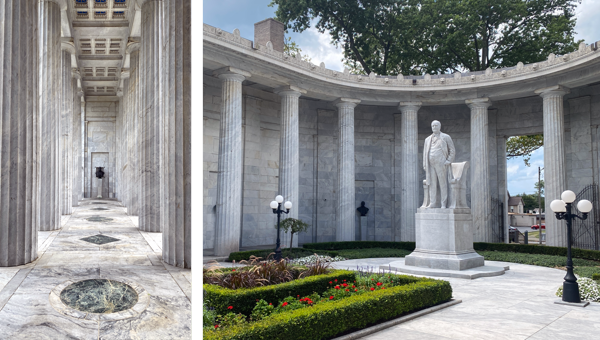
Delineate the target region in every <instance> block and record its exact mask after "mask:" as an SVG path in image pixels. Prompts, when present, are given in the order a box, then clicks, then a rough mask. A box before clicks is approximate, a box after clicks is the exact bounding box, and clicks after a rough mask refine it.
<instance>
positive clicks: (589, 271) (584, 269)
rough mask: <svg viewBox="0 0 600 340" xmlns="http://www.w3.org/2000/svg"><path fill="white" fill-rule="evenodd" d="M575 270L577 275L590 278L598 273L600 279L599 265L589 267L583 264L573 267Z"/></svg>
mask: <svg viewBox="0 0 600 340" xmlns="http://www.w3.org/2000/svg"><path fill="white" fill-rule="evenodd" d="M573 272H574V273H575V274H577V276H581V277H587V278H590V279H594V275H597V277H598V279H600V268H599V267H589V266H581V267H575V268H573Z"/></svg>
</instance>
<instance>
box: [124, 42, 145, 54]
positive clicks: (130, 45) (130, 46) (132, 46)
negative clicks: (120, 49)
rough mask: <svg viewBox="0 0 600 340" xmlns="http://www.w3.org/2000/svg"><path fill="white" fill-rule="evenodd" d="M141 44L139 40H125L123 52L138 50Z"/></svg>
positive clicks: (129, 52)
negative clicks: (125, 45) (125, 44)
mask: <svg viewBox="0 0 600 340" xmlns="http://www.w3.org/2000/svg"><path fill="white" fill-rule="evenodd" d="M141 45H142V44H141V43H140V42H139V41H129V42H127V47H126V48H125V53H127V54H131V53H133V52H135V51H139V50H140V46H141Z"/></svg>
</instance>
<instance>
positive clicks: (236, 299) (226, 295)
mask: <svg viewBox="0 0 600 340" xmlns="http://www.w3.org/2000/svg"><path fill="white" fill-rule="evenodd" d="M354 279H355V273H354V272H352V271H347V270H335V271H332V272H331V273H329V274H324V275H315V276H310V277H307V278H303V279H298V280H294V281H290V282H286V283H282V284H278V285H272V286H262V287H256V288H240V289H235V290H234V289H228V288H223V287H220V286H217V285H212V284H204V287H203V288H204V290H205V294H204V298H205V299H207V300H209V301H210V302H211V303H212V304H214V306H211V307H215V308H216V310H217V313H219V314H222V313H225V312H227V310H226V308H227V307H228V306H234V308H235V311H236V312H240V313H242V314H244V315H250V314H251V312H252V310H253V309H254V306H255V305H256V301H259V300H260V299H263V300H265V301H268V302H272V303H274V302H277V301H279V300H282V299H284V298H286V297H288V296H296V295H297V294H298V295H302V296H305V295H310V294H312V293H313V292H317V293H322V292H323V291H325V290H326V289H327V288H326V287H327V284H328V283H329V281H333V280H338V281H343V280H348V281H354Z"/></svg>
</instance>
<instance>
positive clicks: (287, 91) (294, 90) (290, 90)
mask: <svg viewBox="0 0 600 340" xmlns="http://www.w3.org/2000/svg"><path fill="white" fill-rule="evenodd" d="M273 92H274V93H276V94H278V95H280V96H295V97H300V96H301V95H303V94H306V90H303V89H301V88H299V87H296V86H293V85H285V86H281V87H278V88H276V89H275V90H274V91H273Z"/></svg>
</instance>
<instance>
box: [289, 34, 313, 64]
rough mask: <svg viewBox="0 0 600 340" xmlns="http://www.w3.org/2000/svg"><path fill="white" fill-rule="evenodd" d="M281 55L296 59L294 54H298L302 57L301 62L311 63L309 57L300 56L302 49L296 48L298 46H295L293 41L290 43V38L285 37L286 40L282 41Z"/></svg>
mask: <svg viewBox="0 0 600 340" xmlns="http://www.w3.org/2000/svg"><path fill="white" fill-rule="evenodd" d="M283 53H285V54H287V55H289V56H291V57H296V54H298V55H300V56H301V57H302V60H304V61H307V62H310V61H311V59H310V57H309V56H308V55H307V54H305V55H302V49H301V48H300V46H298V44H296V42H295V41H292V37H287V39H285V38H284V39H283Z"/></svg>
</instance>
